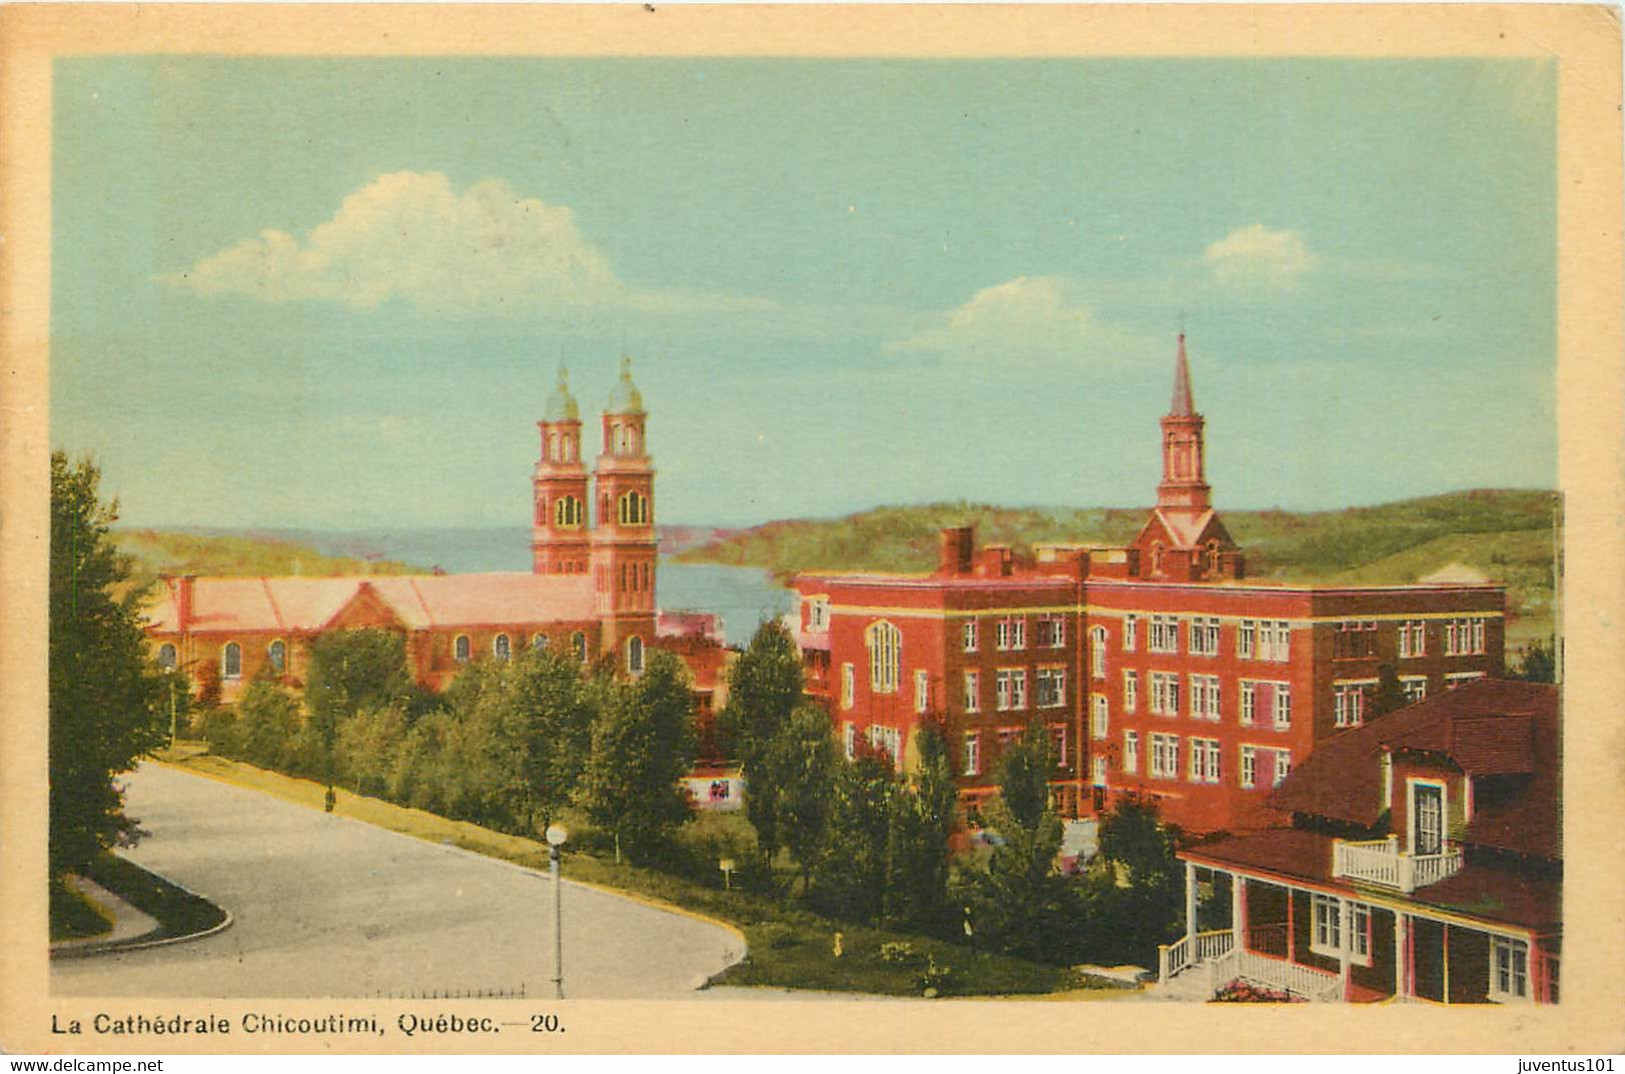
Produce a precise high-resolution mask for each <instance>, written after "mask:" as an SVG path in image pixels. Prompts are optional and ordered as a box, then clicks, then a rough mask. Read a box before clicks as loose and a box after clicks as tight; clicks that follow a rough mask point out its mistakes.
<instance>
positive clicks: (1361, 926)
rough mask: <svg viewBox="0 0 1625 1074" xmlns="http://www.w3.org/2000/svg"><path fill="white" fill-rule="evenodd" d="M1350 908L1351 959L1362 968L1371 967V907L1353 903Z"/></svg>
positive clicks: (1361, 903) (1349, 905)
mask: <svg viewBox="0 0 1625 1074" xmlns="http://www.w3.org/2000/svg"><path fill="white" fill-rule="evenodd" d="M1348 907H1349V920H1348V930H1349V957H1350V958H1351V959H1352V960H1353V961H1355V962H1358V963H1359V964H1360V965H1362V966H1369V965H1371V907H1369V906H1367V905H1366V904H1365V903H1363V902H1351V903H1349V904H1348Z"/></svg>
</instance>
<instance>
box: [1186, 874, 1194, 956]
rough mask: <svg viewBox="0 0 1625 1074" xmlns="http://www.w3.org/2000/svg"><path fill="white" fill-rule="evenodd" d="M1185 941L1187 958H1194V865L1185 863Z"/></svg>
mask: <svg viewBox="0 0 1625 1074" xmlns="http://www.w3.org/2000/svg"><path fill="white" fill-rule="evenodd" d="M1185 939H1186V940H1187V941H1188V942H1189V944H1190V954H1188V955H1187V956H1185V957H1187V958H1195V956H1196V865H1195V864H1194V863H1193V862H1186V863H1185Z"/></svg>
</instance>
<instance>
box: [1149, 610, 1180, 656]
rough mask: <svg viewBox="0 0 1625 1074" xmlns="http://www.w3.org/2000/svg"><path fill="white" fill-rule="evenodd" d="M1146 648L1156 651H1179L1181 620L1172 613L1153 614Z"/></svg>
mask: <svg viewBox="0 0 1625 1074" xmlns="http://www.w3.org/2000/svg"><path fill="white" fill-rule="evenodd" d="M1146 648H1148V649H1150V650H1151V651H1152V652H1154V653H1177V652H1179V620H1178V619H1176V618H1174V617H1173V616H1171V615H1153V616H1152V617H1151V637H1150V639H1149V643H1148V644H1147V646H1146Z"/></svg>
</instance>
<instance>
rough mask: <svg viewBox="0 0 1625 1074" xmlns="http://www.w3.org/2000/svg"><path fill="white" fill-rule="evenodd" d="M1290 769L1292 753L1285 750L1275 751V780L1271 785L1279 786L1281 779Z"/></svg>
mask: <svg viewBox="0 0 1625 1074" xmlns="http://www.w3.org/2000/svg"><path fill="white" fill-rule="evenodd" d="M1291 771H1292V754H1290V753H1288V752H1287V751H1286V750H1276V751H1275V782H1274V783H1272V784H1271V786H1274V787H1279V786H1280V785H1281V781H1282V780H1283V779H1285V778H1286V777H1287V774H1288V773H1290V772H1291Z"/></svg>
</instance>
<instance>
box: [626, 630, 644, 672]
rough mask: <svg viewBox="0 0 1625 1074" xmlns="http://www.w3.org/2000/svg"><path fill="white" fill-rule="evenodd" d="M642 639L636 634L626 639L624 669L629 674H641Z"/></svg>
mask: <svg viewBox="0 0 1625 1074" xmlns="http://www.w3.org/2000/svg"><path fill="white" fill-rule="evenodd" d="M643 648H644V646H643V639H642V638H640V637H638V636H637V635H636V634H634V635H632V636H631V637H630V638H627V639H626V671H627V673H628V674H629V675H641V674H643Z"/></svg>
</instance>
